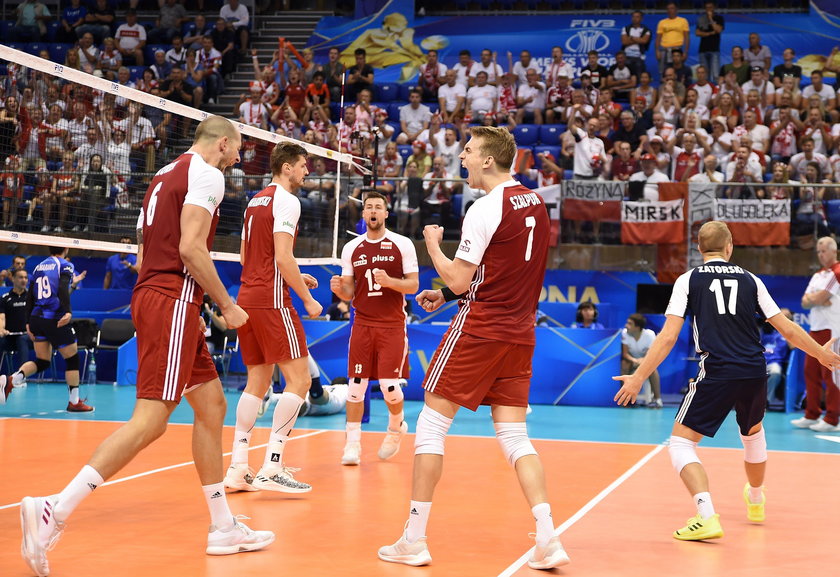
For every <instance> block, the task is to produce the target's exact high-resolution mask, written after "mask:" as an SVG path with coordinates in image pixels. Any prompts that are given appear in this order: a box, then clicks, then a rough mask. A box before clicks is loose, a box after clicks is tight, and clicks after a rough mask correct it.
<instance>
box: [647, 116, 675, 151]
mask: <svg viewBox="0 0 840 577" xmlns="http://www.w3.org/2000/svg"><path fill="white" fill-rule="evenodd" d="M647 135H648V140H649V139H651V138H653V137H654V136H658V137H659V138H661V139H662V142H663V143H665V144H666V145H667V146H671V145H673V141H674V138H676V136H677V135H676V127H675V126H674V125H673V124H671V123H670V122H665V116H664V115H663V114H662V113H661V112H659V111H657V112H654V113H653V126H651V127H650V128H648V129H647Z"/></svg>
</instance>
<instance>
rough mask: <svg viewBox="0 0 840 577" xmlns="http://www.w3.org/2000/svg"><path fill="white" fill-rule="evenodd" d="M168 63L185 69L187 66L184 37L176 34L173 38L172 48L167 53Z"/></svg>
mask: <svg viewBox="0 0 840 577" xmlns="http://www.w3.org/2000/svg"><path fill="white" fill-rule="evenodd" d="M166 61H167V62H169V64H171V65H172V66H179V67H181V68H183V67H184V66H186V64H187V47H186V46H184V37H183V36H181V35H180V34H176V35H175V36H173V37H172V48H170V49H169V50H167V51H166Z"/></svg>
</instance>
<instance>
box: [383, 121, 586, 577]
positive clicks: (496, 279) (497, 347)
mask: <svg viewBox="0 0 840 577" xmlns="http://www.w3.org/2000/svg"><path fill="white" fill-rule="evenodd" d="M515 156H516V143H515V142H514V140H513V136H511V134H510V132H508V131H507V130H505V129H503V128H493V127H484V126H482V127H473V128H472V137H471V139H470V141H469V142H467V144H466V146H465V147H464V151H463V152H462V153H461V162H462V164H463V166H464V167H465V168H466V169H467V172H468V176H467V183H468V184H469V186H470V187H471V188H476V189H480V190H484V191H488V194H487V196H485V197H482V198H479V199H478V200H477V201H476V202H475V203H474V204H473V205H472V206H471V207H470V210H469V211H468V212H467V215H466V217H465V218H464V224H463V228H462V231H461V243H460V245H459V247H458V252H457V253H456V254H455V258H454V260H449V259H448V258H447V257H446V256H445V255H444V254H443V252H442V251H441V249H440V246H439V245H440V242H441V240H442V238H443V229H441V228H440V227H438V226H436V225H430V226H427V227H426V228H425V229H424V231H423V235H424V236H425V238H426V248H427V249H428V251H429V256H430V257H431V259H432V263H433V264H434V266H435V270H436V271H437V272H438V274H439V275H440V277H441V278H442V279H443V281H444V282H445V283H446V285H447V289H445V291H446V292H445V293H444V291H430V290H427V291H423V292H422V293H420V294H419V295H418V296H417V301H418V302H419V303H420V305H422V306H423V307H424V308H425V309H426V310H434V309H436V308H438V307H439V306H440V305H441V304H443V302H444V300H446V296H445V295H447V296H449V297H454V295H460V297H459V298H460V302H459V308H458V313H457V314H456V315H455V317H454V318H453V319H452V322H451V324H450V326H449V330H448V331H447V332H446V334H445V335H444V336H443V340H442V341H441V344H440V346H439V347H438V349H437V351H436V352H435V354H434V357H432V361H431V363H430V364H429V368H428V370H427V371H426V380H425V382H424V384H423V387H424V388H425V389H426V398H425V406H424V407H423V410H422V411H421V412H420V416H419V417H418V419H417V435H416V438H415V443H414V482H413V485H412V489H411V505H410V507H409V515H408V523H407V524H406V528H405V531H404V532H403V534H402V536H401V537H400V538H399V540H398V541H397V542H396V543H394V544H393V545H389V546H386V547H382V548H380V549H379V558H380V559H382V560H383V561H390V562H393V563H404V564H406V565H425V564H427V563H430V562H431V560H432V556H431V554H430V553H429V548H428V546H427V545H426V537H425V534H426V525H427V523H428V520H429V511H430V509H431V506H432V496H433V495H434V490H435V486H436V485H437V482H438V480H439V479H440V476H441V472H442V470H443V453H444V440H445V438H446V434H447V433H448V431H449V427H450V425H451V424H452V419H453V418H454V417H455V414H456V413H457V412H458V409H459V408H461V407H466V408H468V409H471V410H475V409H476V408H477V407H478V406H479V405H481V404H485V405H490V406H491V410H492V415H493V422H494V425H495V428H496V437H497V439H498V441H499V444H500V445H501V448H502V451H503V453H504V454H505V457H506V458H507V460H508V462H509V463H510V464H511V466H513V467H514V469H515V470H516V475H517V477H518V478H519V484H520V486H521V487H522V490H523V492H524V493H525V498H526V499H527V500H528V503H529V504H530V505H531V512H532V513H533V515H534V517H535V519H536V522H537V530H536V542H537V543H536V547H535V548H534V550H533V552H532V553H531V556H530V559H529V560H528V565H529V566H530V567H531V568H533V569H551V568H554V567H559V566H560V565H564V564H566V563H568V562H569V557H568V555H566V552H565V551H564V550H563V546H562V545H561V544H560V540H559V538H558V537H555V536H554V523H553V521H552V519H551V507H550V505H549V504H548V493H547V491H546V486H545V473H544V471H543V466H542V463H541V462H540V459H539V456H538V455H537V452H536V451H535V450H534V447H533V446H532V445H531V441H530V440H529V439H528V432H527V430H526V428H525V411H526V409H527V407H528V389H529V385H530V380H531V357H532V356H533V352H534V343H535V339H534V310H536V308H537V302H538V300H539V295H540V290H541V289H542V283H543V276H544V275H545V263H546V258H547V255H548V239H549V232H550V230H549V229H550V224H549V219H548V212H547V211H546V207H545V203H544V202H543V199H542V197H541V196H540V195H539V194H537V193H536V192H533V191H531V190H529V189H528V188H525V187H524V186H522V185H520V184H519V183H517V182H516V181H514V180H511V178H510V173H509V171H510V166H511V163H512V162H513V159H514V157H515ZM450 300H451V298H450Z"/></svg>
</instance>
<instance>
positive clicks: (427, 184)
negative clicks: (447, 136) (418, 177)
mask: <svg viewBox="0 0 840 577" xmlns="http://www.w3.org/2000/svg"><path fill="white" fill-rule="evenodd" d="M454 178H455V177H454V175H452V174H450V173H448V172H447V171H446V162H445V161H444V159H443V158H435V159H434V160H433V161H432V170H431V172H427V173H426V174H425V175H424V176H423V190H424V191H425V192H426V196H425V197H424V198H423V203H422V205H421V209H420V213H421V220H422V222H423V224H424V225H425V224H435V223H433V222H432V221H431V217H432V215H433V214H434V213H438V214H439V218H440V223H439V224H440V226H443V227H446V225H447V224H448V223H449V220H450V215H451V213H452V209H451V207H452V196H453V195H454V194H457V193H458V192H460V190H461V185H460V184H459V183H457V182H455V181H454ZM440 179H443V180H440Z"/></svg>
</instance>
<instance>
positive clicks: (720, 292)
mask: <svg viewBox="0 0 840 577" xmlns="http://www.w3.org/2000/svg"><path fill="white" fill-rule="evenodd" d="M688 313H691V314H692V315H693V319H692V327H691V328H692V332H693V333H694V342H695V346H696V349H697V354H698V355H699V356H700V368H699V369H700V370H699V372H698V374H697V379H698V380H702V379H704V378H708V379H716V380H733V379H755V378H763V377H764V376H765V375H766V374H767V366H766V364H765V361H764V347H763V346H762V345H761V335H760V333H759V329H758V324H757V323H756V319H755V315H756V313H760V314H762V315H763V316H764V317H765V318H770V317H773V316H775V315H777V314H779V307H778V306H777V305H776V303H775V302H774V301H773V297H771V296H770V293H768V292H767V288H766V287H765V286H764V283H763V282H762V281H761V279H759V278H758V277H756V276H755V275H754V274H752V273H751V272H749V271H746V270H744V269H743V268H741V267H739V266H736V265H732V264H729V263H728V262H726V261H724V260H722V259H721V260H717V259H716V260H710V261H708V262H706V263H705V264H703V265H701V266H698V267H696V268H693V269H691V270H690V271H688V272H687V273H684V274H683V275H681V276H680V278H678V279H677V282H676V283H674V292H673V293H672V294H671V300H670V302H669V303H668V309H667V310H666V311H665V314H666V315H676V316H678V317H683V318H685V317H686V315H687V314H688Z"/></svg>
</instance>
